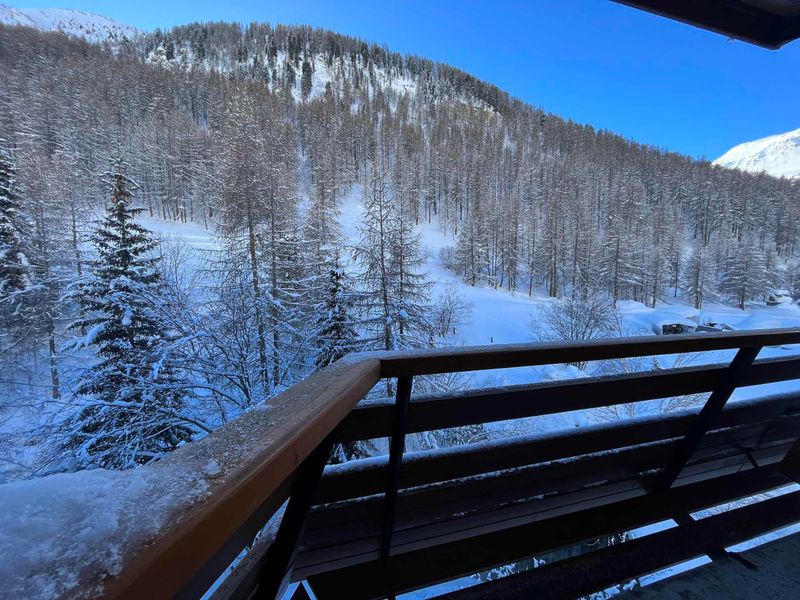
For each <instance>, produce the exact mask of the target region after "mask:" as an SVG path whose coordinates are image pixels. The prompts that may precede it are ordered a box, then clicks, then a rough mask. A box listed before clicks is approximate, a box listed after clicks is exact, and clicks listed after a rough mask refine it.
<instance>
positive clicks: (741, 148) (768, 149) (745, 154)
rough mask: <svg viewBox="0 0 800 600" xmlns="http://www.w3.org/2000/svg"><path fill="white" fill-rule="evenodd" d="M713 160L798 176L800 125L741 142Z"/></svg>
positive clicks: (791, 176) (753, 169)
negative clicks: (796, 127)
mask: <svg viewBox="0 0 800 600" xmlns="http://www.w3.org/2000/svg"><path fill="white" fill-rule="evenodd" d="M714 164H715V165H719V166H721V167H726V168H729V169H739V170H741V171H749V172H751V173H761V172H764V173H767V174H768V175H772V176H774V177H789V178H792V179H796V178H800V129H795V130H793V131H787V132H785V133H779V134H776V135H770V136H767V137H764V138H761V139H758V140H753V141H751V142H743V143H741V144H739V145H737V146H734V147H733V148H731V149H730V150H728V151H727V152H726V153H725V154H723V155H722V156H720V157H719V158H718V159H717V160H715V161H714Z"/></svg>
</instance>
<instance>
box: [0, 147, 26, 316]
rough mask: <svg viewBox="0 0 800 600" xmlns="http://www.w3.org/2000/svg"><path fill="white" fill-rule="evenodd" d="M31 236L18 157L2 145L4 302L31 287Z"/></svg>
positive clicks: (0, 292)
mask: <svg viewBox="0 0 800 600" xmlns="http://www.w3.org/2000/svg"><path fill="white" fill-rule="evenodd" d="M29 235H30V227H29V225H28V223H27V222H26V221H25V219H24V217H23V215H22V214H21V206H20V197H19V191H18V189H17V181H16V168H15V165H14V160H13V159H12V157H11V154H10V152H8V150H6V149H5V148H4V147H2V146H0V302H3V303H10V304H14V303H15V302H14V297H15V296H16V295H18V294H19V293H21V292H24V291H25V290H26V289H28V288H29V287H30V286H31V283H32V281H31V266H30V264H29V263H28V257H27V255H26V249H25V245H26V238H28V236H29ZM28 241H30V240H28Z"/></svg>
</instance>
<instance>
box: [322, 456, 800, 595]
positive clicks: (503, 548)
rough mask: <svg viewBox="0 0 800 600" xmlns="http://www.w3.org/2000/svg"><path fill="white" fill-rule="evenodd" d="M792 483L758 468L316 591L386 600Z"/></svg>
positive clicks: (462, 543) (328, 583) (346, 573)
mask: <svg viewBox="0 0 800 600" xmlns="http://www.w3.org/2000/svg"><path fill="white" fill-rule="evenodd" d="M788 481H789V480H788V479H787V478H786V477H785V476H783V475H781V474H780V473H779V472H778V471H777V469H775V468H772V467H770V468H762V469H757V470H750V471H746V472H743V473H737V474H733V475H729V476H726V477H719V478H716V479H714V480H712V481H704V482H701V483H697V484H692V485H687V486H682V487H679V488H672V489H670V490H667V491H666V492H665V493H664V494H659V495H651V496H644V497H637V498H632V499H628V500H623V501H620V502H614V503H611V504H608V505H605V506H601V507H597V508H594V509H588V510H581V511H578V512H576V513H573V514H568V515H563V516H560V517H555V518H553V519H549V520H547V521H539V522H536V523H531V524H530V525H522V526H519V527H516V528H514V529H511V530H505V531H499V532H493V533H489V534H484V535H476V536H473V537H470V538H466V539H461V540H456V541H453V542H452V543H446V544H442V545H439V546H435V547H431V548H425V549H422V550H416V551H411V552H406V553H403V554H398V555H395V556H392V557H391V559H390V560H389V561H380V560H373V561H367V562H365V563H363V564H360V565H356V566H352V567H347V568H343V569H339V570H336V571H332V572H329V573H326V574H322V575H317V576H315V577H312V578H310V580H311V583H312V587H313V589H314V590H317V589H319V590H320V593H321V594H322V595H323V597H326V596H325V594H326V593H328V594H335V593H336V590H344V589H346V590H348V596H349V598H352V599H353V600H358V599H362V598H380V597H383V596H386V595H388V594H390V593H399V592H405V591H409V590H413V589H417V588H420V587H425V586H429V585H433V584H435V583H438V582H441V581H446V580H449V579H453V578H456V577H460V576H463V575H469V574H472V573H476V572H478V571H482V570H486V569H490V568H492V567H494V566H499V565H503V564H507V563H509V562H513V561H517V560H521V559H523V558H526V557H530V556H534V555H537V554H540V553H542V552H545V551H549V550H552V549H555V548H559V547H563V546H568V545H571V544H576V543H578V542H581V541H584V540H589V539H595V538H599V537H601V536H603V535H608V534H610V533H614V532H618V531H624V530H629V529H633V528H636V527H640V526H642V525H645V524H648V523H654V522H658V521H661V520H664V519H669V518H671V516H672V515H673V514H675V512H676V511H695V510H699V509H702V508H705V507H708V506H713V505H715V504H719V503H722V502H728V501H732V500H735V499H737V498H742V497H747V496H750V495H753V494H756V493H759V492H762V491H765V490H768V489H772V488H775V487H779V486H781V485H786V483H787V482H788ZM389 582H392V583H391V584H390V583H389ZM390 587H391V588H392V589H389V588H390Z"/></svg>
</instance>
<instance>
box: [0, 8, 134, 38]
mask: <svg viewBox="0 0 800 600" xmlns="http://www.w3.org/2000/svg"><path fill="white" fill-rule="evenodd" d="M0 23H3V24H5V25H23V26H25V27H33V28H34V29H38V30H39V31H60V32H61V33H65V34H67V35H71V36H74V37H78V38H84V39H85V40H86V41H87V42H92V43H99V42H111V43H112V44H113V43H119V42H121V41H123V40H124V39H130V38H133V37H135V36H137V35H139V34H140V33H141V31H140V30H139V29H136V28H135V27H131V26H130V25H123V24H122V23H120V22H118V21H115V20H114V19H109V18H108V17H104V16H102V15H96V14H94V13H90V12H84V11H82V10H72V9H68V8H11V7H10V6H6V5H5V4H0Z"/></svg>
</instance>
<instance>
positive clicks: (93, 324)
mask: <svg viewBox="0 0 800 600" xmlns="http://www.w3.org/2000/svg"><path fill="white" fill-rule="evenodd" d="M106 180H107V182H108V184H109V185H110V187H111V203H110V205H109V207H108V209H107V211H106V215H105V217H104V219H103V220H102V222H101V223H100V225H99V227H98V228H97V230H96V231H95V232H94V234H93V235H92V238H91V239H92V242H93V244H94V246H95V248H96V251H97V258H96V260H94V261H93V262H92V264H91V273H90V274H89V276H88V277H87V278H86V280H85V281H84V282H82V284H81V285H80V289H79V291H78V293H77V299H78V301H79V302H80V304H81V307H82V309H83V311H84V315H83V317H82V318H80V319H79V320H77V321H76V322H75V323H73V325H72V328H74V329H80V330H82V331H86V335H85V337H84V338H83V339H82V340H81V341H80V342H79V344H82V345H86V346H91V347H94V348H96V349H97V354H98V356H99V359H100V360H99V362H98V364H96V365H95V366H94V367H92V368H90V369H89V370H88V371H87V372H86V374H85V375H84V377H83V379H82V381H81V382H80V385H79V387H78V390H77V391H78V394H79V395H80V396H81V397H82V398H81V399H82V400H83V402H81V403H79V405H78V409H77V414H76V415H75V416H74V417H73V419H72V420H71V422H70V424H69V426H70V429H69V431H68V441H67V445H68V447H70V448H71V449H72V450H73V451H74V452H75V454H76V457H77V460H78V462H79V464H81V465H86V466H88V465H92V466H101V467H106V468H127V467H132V466H135V465H137V464H143V463H148V462H150V461H152V460H155V459H157V458H159V457H160V456H162V455H163V454H165V453H167V452H169V451H171V450H173V449H175V448H176V447H178V446H179V445H181V444H182V443H184V442H186V441H188V440H189V439H191V436H192V429H191V428H190V427H189V426H188V425H187V423H186V420H185V419H184V417H183V415H182V411H183V409H184V407H185V403H184V391H183V389H182V386H181V385H180V383H181V382H180V381H179V376H178V371H177V368H176V365H175V364H174V363H173V361H172V360H171V357H170V348H169V346H170V342H171V340H170V335H169V332H168V331H167V330H166V328H165V326H164V324H163V323H162V322H161V321H160V320H159V317H158V311H157V310H155V307H154V303H156V302H158V298H159V286H160V282H161V276H160V274H159V271H158V270H157V265H156V261H157V258H155V257H154V256H152V252H151V251H152V250H153V249H154V248H155V246H156V242H155V240H154V239H153V237H152V235H151V234H150V232H149V231H148V230H147V229H145V228H144V227H142V226H141V225H139V224H137V223H135V221H134V218H135V216H136V214H137V213H138V212H140V210H141V209H138V208H135V207H133V206H132V193H133V190H134V189H135V188H136V186H135V184H134V182H133V181H131V180H130V179H128V178H127V177H125V176H124V175H123V174H122V173H121V172H120V169H119V168H117V169H116V170H115V171H114V172H112V173H108V174H107V175H106Z"/></svg>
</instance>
